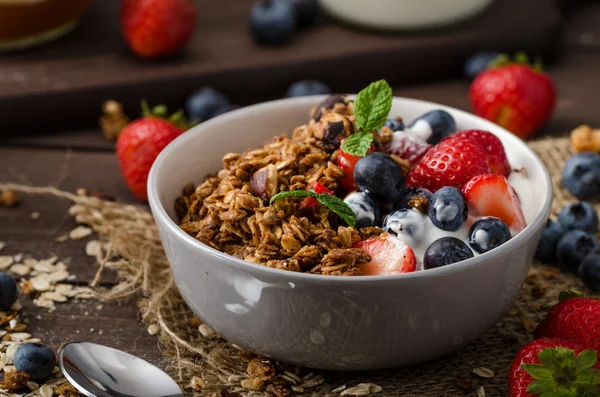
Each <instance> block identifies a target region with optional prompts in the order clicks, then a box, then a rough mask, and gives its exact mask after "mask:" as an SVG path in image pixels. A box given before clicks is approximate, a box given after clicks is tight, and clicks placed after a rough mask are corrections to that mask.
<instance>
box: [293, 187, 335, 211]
mask: <svg viewBox="0 0 600 397" xmlns="http://www.w3.org/2000/svg"><path fill="white" fill-rule="evenodd" d="M310 189H311V190H312V191H313V192H315V193H317V194H333V192H332V191H331V190H329V189H327V188H326V187H325V186H323V185H322V184H320V183H319V182H315V183H313V184H312V185H311V186H310ZM318 203H319V202H318V201H317V200H315V199H314V198H312V197H307V198H305V199H304V200H302V203H300V208H308V207H314V206H315V205H317V204H318Z"/></svg>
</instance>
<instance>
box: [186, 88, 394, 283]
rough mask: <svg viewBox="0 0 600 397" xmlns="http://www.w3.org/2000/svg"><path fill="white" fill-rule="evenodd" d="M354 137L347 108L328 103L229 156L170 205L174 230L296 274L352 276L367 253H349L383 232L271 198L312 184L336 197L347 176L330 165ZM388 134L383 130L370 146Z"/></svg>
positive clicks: (340, 102)
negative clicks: (287, 131)
mask: <svg viewBox="0 0 600 397" xmlns="http://www.w3.org/2000/svg"><path fill="white" fill-rule="evenodd" d="M355 130H356V124H355V120H354V107H353V102H351V101H348V100H346V99H345V98H344V97H343V96H331V97H329V98H327V99H326V100H325V101H323V102H322V103H321V104H320V105H318V106H315V107H314V108H313V109H312V110H311V113H310V121H309V123H308V124H306V125H303V126H300V127H297V128H296V129H295V130H294V131H293V133H292V134H291V136H288V135H280V136H276V137H274V138H273V139H271V140H269V141H267V142H266V143H265V144H264V145H263V146H262V147H261V148H258V149H251V150H246V151H245V152H244V153H241V154H240V153H228V154H226V155H225V156H224V157H223V169H222V170H220V171H219V172H218V173H217V174H216V175H212V176H209V177H207V178H206V179H205V180H204V182H202V183H201V184H200V185H199V186H197V187H196V188H195V189H193V188H192V187H190V186H189V185H188V186H186V187H185V188H184V190H183V192H182V195H181V196H180V197H178V198H177V199H176V201H175V210H176V213H177V215H178V216H179V219H180V227H181V228H182V229H183V230H184V231H185V232H186V233H188V234H189V235H191V236H193V237H194V238H196V239H197V240H199V241H201V242H202V243H204V244H207V245H209V246H211V247H213V248H215V249H218V250H220V251H222V252H225V253H227V254H230V255H233V256H235V257H237V258H240V259H244V260H246V261H250V262H255V263H259V264H262V265H265V266H269V267H274V268H277V269H284V270H290V271H296V272H308V273H316V274H326V275H358V274H360V268H359V265H361V264H364V263H368V262H369V261H370V260H371V257H370V256H369V254H367V253H366V252H365V251H363V250H362V249H357V248H352V246H353V245H354V244H355V243H357V242H358V241H360V240H362V239H366V238H369V237H372V236H375V235H379V234H381V233H382V230H381V229H379V228H377V227H369V228H359V229H356V228H353V227H348V226H345V224H344V222H343V221H341V219H340V218H339V217H338V216H337V215H336V214H335V213H333V212H332V211H330V210H329V209H328V208H327V207H326V206H322V205H316V206H303V201H302V200H297V199H287V198H284V199H281V200H277V201H275V202H273V204H269V199H270V198H271V197H273V196H274V195H275V194H277V193H279V192H283V191H294V190H308V189H309V187H310V186H311V185H312V184H314V183H315V182H318V183H320V184H321V185H322V186H324V187H325V188H327V189H329V190H331V191H333V192H339V191H341V190H342V189H343V187H342V186H341V183H340V179H341V178H343V177H344V176H345V173H344V172H343V171H342V170H341V169H340V168H339V167H338V166H337V165H336V163H335V161H336V157H337V154H338V150H337V149H338V148H339V146H340V142H341V141H342V139H344V138H346V137H347V136H349V135H350V134H352V133H353V132H354V131H355ZM390 135H391V130H389V129H386V128H383V130H382V132H381V133H380V134H377V137H376V138H377V141H376V144H378V145H380V144H384V143H385V142H386V140H388V139H389V137H390Z"/></svg>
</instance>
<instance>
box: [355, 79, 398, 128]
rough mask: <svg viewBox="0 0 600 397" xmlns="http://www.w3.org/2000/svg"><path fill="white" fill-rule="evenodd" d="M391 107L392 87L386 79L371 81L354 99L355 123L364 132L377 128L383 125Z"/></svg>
mask: <svg viewBox="0 0 600 397" xmlns="http://www.w3.org/2000/svg"><path fill="white" fill-rule="evenodd" d="M391 109H392V88H391V87H390V86H389V84H388V83H387V81H385V80H379V81H376V82H374V83H371V84H370V85H369V86H368V87H367V88H365V89H364V90H362V91H361V92H359V93H358V95H357V96H356V100H355V101H354V117H355V120H356V125H357V126H358V127H359V128H360V129H361V130H362V131H364V132H370V131H374V130H377V129H379V128H381V127H383V125H384V124H385V121H386V120H387V116H388V114H389V113H390V110H391Z"/></svg>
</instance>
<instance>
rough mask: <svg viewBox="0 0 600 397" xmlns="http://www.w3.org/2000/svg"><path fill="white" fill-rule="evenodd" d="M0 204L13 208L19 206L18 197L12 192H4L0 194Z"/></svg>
mask: <svg viewBox="0 0 600 397" xmlns="http://www.w3.org/2000/svg"><path fill="white" fill-rule="evenodd" d="M0 204H4V205H7V206H9V207H14V206H16V205H17V204H19V196H17V194H16V193H15V192H13V191H12V190H5V191H3V192H2V194H0Z"/></svg>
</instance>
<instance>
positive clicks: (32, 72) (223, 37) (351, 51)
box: [0, 0, 561, 135]
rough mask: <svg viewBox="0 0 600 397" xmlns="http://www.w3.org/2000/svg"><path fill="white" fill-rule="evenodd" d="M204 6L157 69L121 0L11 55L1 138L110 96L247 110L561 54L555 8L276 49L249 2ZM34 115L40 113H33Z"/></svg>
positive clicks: (506, 1) (310, 36) (78, 120)
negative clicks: (488, 61)
mask: <svg viewBox="0 0 600 397" xmlns="http://www.w3.org/2000/svg"><path fill="white" fill-rule="evenodd" d="M195 1H196V3H197V5H198V10H199V20H198V29H197V31H196V33H195V35H194V38H193V40H192V42H191V43H190V44H189V46H188V47H187V48H186V50H185V51H183V52H182V53H180V54H177V55H176V56H173V57H171V58H169V59H164V60H162V61H159V62H148V61H144V60H140V59H137V58H135V57H133V56H132V55H131V54H130V53H129V51H128V50H127V48H126V47H125V44H124V42H123V39H122V37H121V33H120V28H119V24H118V4H119V2H117V1H96V2H95V5H94V6H93V7H92V9H91V10H90V12H89V13H88V14H87V15H86V17H85V18H84V19H83V20H82V21H81V26H80V27H79V28H78V29H77V30H76V31H75V32H73V33H72V34H70V35H68V36H66V37H64V38H62V39H60V40H58V41H56V42H54V43H51V44H49V45H46V46H44V47H40V48H37V49H32V50H29V51H23V52H16V53H11V54H6V55H3V56H2V58H0V127H1V128H0V135H2V134H5V135H6V134H9V133H11V134H17V133H20V134H21V133H27V132H29V133H31V132H37V131H42V130H44V131H48V132H51V131H57V130H61V129H71V128H80V127H89V126H91V125H93V123H94V122H95V120H96V118H97V111H96V109H97V108H98V107H99V106H100V104H101V103H102V102H103V101H104V100H105V99H106V98H108V97H114V98H115V99H118V100H120V101H122V102H124V103H125V104H126V105H127V107H128V108H129V109H132V112H134V113H137V109H138V104H139V100H140V98H147V99H148V100H149V101H150V102H152V103H156V102H159V101H160V102H161V103H166V104H168V105H170V106H181V105H182V104H183V102H184V99H185V98H186V96H187V95H189V94H190V92H191V91H192V90H194V89H195V88H197V87H199V86H202V85H211V86H214V87H215V88H218V89H221V90H223V91H225V92H226V93H227V94H228V95H229V96H230V98H231V99H232V101H234V102H236V103H238V104H242V105H245V104H249V103H253V102H258V101H263V100H267V99H272V98H277V97H281V96H282V95H283V94H284V92H285V89H286V87H287V86H288V85H289V84H290V83H292V82H294V81H296V80H299V79H303V78H309V77H310V78H318V79H322V80H323V81H326V82H328V83H329V84H330V85H331V86H332V87H333V89H334V90H336V91H339V92H343V91H355V90H357V89H359V88H360V87H362V86H364V85H365V84H366V83H368V82H370V81H371V80H372V78H373V76H377V77H378V78H386V79H388V80H389V81H390V83H392V84H407V83H412V84H414V83H416V82H420V81H426V80H431V79H433V78H436V79H440V78H450V77H456V76H458V75H459V74H460V73H461V70H462V64H463V62H464V60H465V59H466V58H467V57H468V56H469V55H471V54H472V53H473V52H475V51H477V50H482V49H489V48H493V49H496V50H503V51H510V52H513V51H516V50H525V51H528V52H530V53H535V54H543V55H545V56H546V57H547V59H551V58H553V57H554V56H555V55H556V54H558V52H559V51H558V50H559V46H557V45H556V41H557V39H558V36H557V34H558V27H559V22H560V20H561V17H560V14H559V11H558V7H557V6H556V5H555V1H553V0H527V1H522V0H502V1H496V2H494V4H493V6H492V7H491V8H490V9H489V10H487V11H486V12H485V13H483V14H482V15H480V16H478V17H477V18H476V19H474V20H472V21H469V22H468V23H465V24H463V25H460V26H456V27H453V28H451V29H444V30H441V31H434V32H428V33H425V34H408V33H404V34H387V33H380V32H373V31H365V30H360V29H349V28H348V27H346V26H344V25H342V24H340V23H336V22H334V21H331V20H325V21H323V22H322V23H320V24H318V25H317V26H316V27H315V28H314V29H311V30H307V31H302V32H299V34H297V35H296V37H295V38H294V40H293V41H292V42H291V43H290V44H289V45H286V46H283V47H278V48H273V47H261V46H258V45H256V44H255V43H254V42H253V41H252V39H251V38H250V35H249V34H248V31H247V29H248V28H247V23H246V21H247V17H248V12H249V8H250V6H251V4H252V3H251V2H250V1H240V0H220V1H218V2H214V1H212V0H195ZM515 10H518V12H515ZM540 10H542V11H543V12H540ZM325 19H326V18H325ZM33 109H35V110H34V111H35V113H36V114H37V115H38V116H39V117H28V115H29V114H30V113H31V112H32V110H33ZM133 109H135V110H133Z"/></svg>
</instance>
